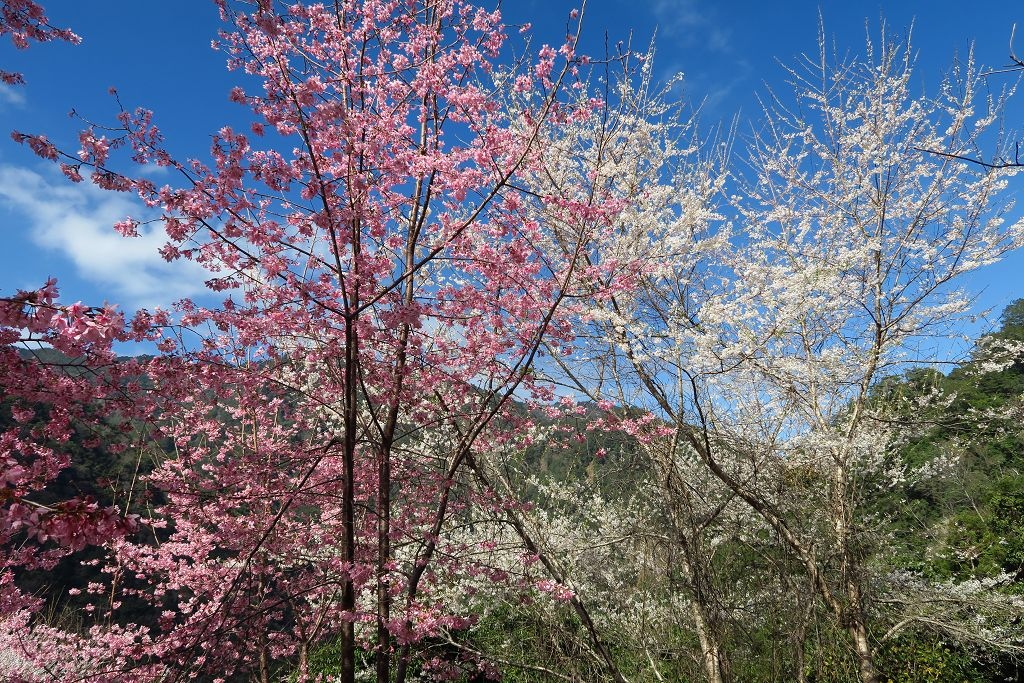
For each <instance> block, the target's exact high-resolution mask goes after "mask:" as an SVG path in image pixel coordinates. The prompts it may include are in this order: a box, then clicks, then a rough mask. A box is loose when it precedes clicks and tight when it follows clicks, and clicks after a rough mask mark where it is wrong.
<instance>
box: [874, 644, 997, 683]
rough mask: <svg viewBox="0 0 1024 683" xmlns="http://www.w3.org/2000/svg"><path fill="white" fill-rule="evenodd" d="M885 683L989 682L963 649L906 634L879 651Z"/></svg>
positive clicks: (879, 665)
mask: <svg viewBox="0 0 1024 683" xmlns="http://www.w3.org/2000/svg"><path fill="white" fill-rule="evenodd" d="M878 668H879V670H880V671H881V672H882V673H883V677H882V680H883V681H885V683H986V682H987V681H988V680H989V679H988V678H987V677H985V676H984V675H983V674H982V673H981V672H980V671H979V670H978V669H977V667H976V666H975V662H974V659H973V658H972V657H971V656H970V654H969V653H967V652H965V651H964V650H963V649H961V648H957V647H955V646H952V645H949V644H947V643H943V642H942V641H940V640H936V639H935V638H930V637H928V636H927V635H920V636H919V635H915V634H904V635H902V636H901V637H899V638H895V639H893V640H890V641H888V642H886V643H885V644H884V645H883V646H882V647H881V648H879V651H878Z"/></svg>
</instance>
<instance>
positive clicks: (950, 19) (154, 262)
mask: <svg viewBox="0 0 1024 683" xmlns="http://www.w3.org/2000/svg"><path fill="white" fill-rule="evenodd" d="M485 4H487V3H485ZM577 4H578V3H575V2H568V1H564V0H518V1H517V2H506V3H504V5H503V14H504V17H505V19H506V21H507V22H508V23H509V24H522V23H525V22H529V23H531V24H532V33H533V35H534V42H535V45H539V44H541V43H545V42H548V43H554V44H557V43H559V42H560V41H561V38H562V37H563V36H564V30H565V26H566V20H567V18H568V14H569V11H570V10H571V9H573V8H574V7H575V6H576V5H577ZM44 5H45V6H46V8H47V10H48V13H49V16H50V19H51V20H52V22H53V23H54V24H55V25H58V26H69V27H71V28H72V29H73V30H74V31H75V32H77V33H78V34H79V35H81V36H82V38H83V43H82V44H81V45H79V46H71V45H65V44H59V43H47V44H42V45H33V46H31V47H30V48H29V50H27V51H15V50H14V49H13V48H12V47H11V46H10V44H9V43H5V44H3V45H0V65H2V66H3V67H4V68H7V69H8V70H16V71H21V72H23V73H24V74H25V78H26V81H27V85H25V86H20V87H17V88H11V87H6V86H3V87H0V128H2V129H4V130H3V133H4V135H3V136H2V137H0V230H2V238H3V244H4V247H3V249H0V293H3V294H8V293H11V292H13V291H14V290H16V289H19V288H35V287H38V286H40V285H41V284H42V283H43V282H44V281H45V280H46V279H47V278H48V277H57V278H58V280H59V282H60V284H61V290H62V299H64V300H65V301H68V302H72V301H75V300H82V301H85V302H87V303H89V304H99V303H102V302H103V301H110V302H115V303H118V304H120V305H121V306H122V307H123V308H124V309H126V310H128V311H131V310H134V309H135V308H137V307H140V306H146V307H152V306H154V305H165V306H166V305H167V304H169V303H170V302H171V301H173V300H174V299H176V298H179V297H182V296H194V295H197V294H200V293H201V291H202V281H203V280H204V279H205V276H204V275H203V273H202V272H201V271H199V270H198V269H197V268H195V267H190V266H189V265H188V264H185V263H183V262H177V263H174V264H166V263H164V262H163V261H162V260H161V259H160V257H159V256H157V255H156V249H157V247H158V246H159V245H160V244H161V243H162V242H163V236H162V234H161V233H160V232H159V231H150V232H144V234H143V236H142V237H140V238H138V239H135V240H125V239H124V238H121V237H119V236H118V235H117V234H116V233H115V232H114V230H113V229H112V227H111V226H112V225H113V223H114V222H116V221H118V220H121V219H122V218H124V217H125V215H134V216H137V215H138V214H139V213H140V211H139V209H138V204H137V203H136V202H135V201H133V200H132V198H131V197H127V196H123V195H114V194H111V193H106V192H102V191H100V190H98V189H96V188H95V187H93V186H91V185H90V184H89V183H82V184H79V185H72V184H71V183H68V182H67V181H65V180H64V179H63V177H62V176H61V175H60V173H59V172H58V171H57V169H56V168H55V167H53V165H51V164H47V163H45V162H42V161H41V160H39V159H38V158H36V157H35V156H34V155H32V154H31V153H30V151H29V150H28V149H27V148H25V147H22V146H19V145H17V144H15V143H14V142H13V141H12V140H11V139H10V138H9V137H8V135H7V133H8V132H9V131H10V130H14V129H17V130H20V131H24V132H31V133H43V134H46V135H47V136H48V137H49V138H50V139H51V140H54V141H55V142H56V143H57V144H58V146H65V147H72V145H73V143H74V141H75V139H76V134H77V131H78V130H79V128H80V127H81V123H80V122H78V121H74V120H72V119H69V118H68V112H69V111H71V110H72V109H74V110H75V111H77V112H78V113H79V114H80V115H82V116H83V117H85V118H88V119H92V120H95V121H97V122H102V121H109V120H112V118H113V116H114V114H116V112H117V103H116V101H115V100H114V99H113V98H112V97H111V96H110V95H109V94H108V89H109V88H110V87H116V88H117V90H118V93H119V97H120V99H121V101H122V102H123V104H124V106H125V107H127V108H134V107H136V106H142V107H146V108H149V109H152V110H153V111H154V112H155V114H156V122H157V123H158V125H160V126H161V128H162V129H163V131H164V133H165V134H166V136H167V139H168V141H169V145H170V147H171V148H172V149H174V150H175V151H176V152H177V153H179V154H180V155H181V156H200V157H205V156H206V152H207V150H208V147H209V140H210V134H211V133H212V132H214V131H216V130H217V129H219V128H220V127H221V126H223V125H224V124H225V123H234V122H237V121H240V120H244V119H242V118H240V117H242V115H243V113H244V112H242V111H241V110H240V108H239V107H238V106H237V105H233V104H231V103H229V102H228V92H229V90H230V88H231V86H232V85H233V84H234V83H235V80H236V76H235V75H233V74H231V73H229V72H227V70H226V69H225V56H224V55H223V54H222V53H219V52H216V51H214V50H212V49H211V47H210V43H211V40H213V39H215V38H216V31H217V29H218V27H219V20H218V17H217V12H216V9H215V7H214V5H213V3H212V2H206V1H204V0H179V1H176V2H138V0H131V1H128V0H102V1H101V2H82V1H81V0H50V1H49V2H46V1H45V0H44ZM819 12H820V17H821V20H823V22H824V27H825V34H826V36H827V40H828V41H829V43H830V44H833V45H834V46H835V47H836V49H837V50H838V51H839V52H840V53H846V52H849V53H850V54H851V55H857V54H863V51H864V44H865V35H866V34H867V33H870V34H871V35H872V36H873V37H875V38H876V39H877V37H878V35H879V34H880V26H881V24H882V22H883V21H884V22H885V26H886V27H887V28H886V30H887V31H888V32H889V33H890V34H891V35H892V36H894V37H896V38H898V39H905V38H906V37H907V35H908V33H910V32H911V30H912V36H913V37H912V44H913V45H914V46H915V48H916V50H917V51H918V67H917V70H916V79H917V81H918V83H917V84H916V86H917V87H918V88H919V89H920V91H921V92H928V91H934V89H935V88H937V86H938V83H939V81H940V79H941V77H942V75H943V73H944V72H945V71H946V70H947V69H948V68H949V65H950V64H951V62H952V61H953V60H954V59H956V58H961V59H962V58H964V57H965V56H966V54H967V53H968V51H969V50H970V49H971V46H972V44H973V45H974V50H975V55H976V59H977V61H978V62H979V63H981V64H985V65H989V66H991V67H998V66H1001V65H1004V64H1006V62H1007V61H1008V53H1009V38H1010V31H1011V27H1012V25H1013V24H1014V23H1015V22H1016V23H1018V24H1020V25H1021V27H1022V30H1021V34H1022V35H1021V38H1020V40H1019V41H1018V43H1019V45H1018V50H1019V51H1020V52H1024V9H1021V8H1020V5H1019V4H1018V3H1015V2H981V3H972V4H964V3H962V2H948V1H945V0H937V1H936V0H931V1H928V2H925V1H917V0H903V1H898V0H888V1H886V2H874V3H872V2H854V1H852V0H846V1H845V2H840V1H833V0H824V1H820V2H819V1H809V0H791V1H787V2H754V1H750V0H736V1H733V2H729V3H721V2H711V1H708V0H590V2H589V3H588V4H587V5H586V7H585V10H584V41H583V46H582V51H583V52H585V53H588V54H592V55H595V56H601V55H603V54H604V52H605V49H606V45H607V46H609V49H612V50H614V48H615V45H616V44H617V43H619V42H620V41H621V42H623V43H628V42H631V43H632V45H633V46H634V47H635V48H637V49H644V48H646V46H647V45H648V44H649V43H650V41H651V40H652V37H653V38H654V40H655V44H656V49H657V53H656V60H655V73H656V75H657V76H658V78H659V79H663V80H665V79H668V78H670V77H671V76H672V75H673V74H675V73H677V72H681V73H683V74H684V77H685V80H684V86H683V89H682V92H681V96H684V97H686V98H687V99H689V100H690V101H692V102H694V103H701V107H702V108H701V118H702V121H703V122H704V126H705V127H709V126H710V125H713V124H714V123H716V122H718V121H729V120H731V119H732V118H733V117H734V116H739V117H740V119H739V120H740V124H739V132H740V135H742V134H743V131H744V130H745V129H746V130H750V128H751V126H756V125H757V122H758V121H759V119H760V118H761V116H760V109H759V106H758V104H757V97H756V96H757V94H758V93H761V94H763V93H764V92H766V90H767V89H768V88H774V89H780V88H784V87H785V84H784V75H785V73H784V70H783V69H782V68H781V67H780V65H779V62H780V61H781V62H789V63H792V62H793V61H794V60H795V59H797V58H798V57H799V55H800V54H801V53H814V52H815V51H816V42H817V36H818V25H819ZM509 33H510V35H511V36H512V38H511V41H512V43H513V44H516V42H517V38H518V34H517V33H516V32H515V31H510V32H509ZM990 81H991V83H992V86H991V87H992V88H993V89H994V90H997V89H999V88H1001V87H1004V86H1009V85H1012V84H1013V83H1014V82H1015V81H1014V77H1013V76H1012V75H993V76H991V77H990ZM1006 125H1007V126H1008V127H1009V128H1011V129H1015V130H1020V129H1022V128H1024V97H1019V98H1017V102H1016V103H1014V105H1013V107H1012V108H1011V110H1010V111H1009V112H1008V116H1007V121H1006ZM1018 137H1021V136H1018ZM154 181H156V182H158V184H159V178H156V177H154ZM1011 182H1012V183H1013V185H1015V186H1016V187H1014V191H1015V192H1016V193H1017V194H1021V193H1024V175H1022V176H1020V177H1018V178H1017V179H1014V180H1013V181H1011ZM1022 204H1024V202H1022ZM1019 213H1020V211H1019V210H1017V211H1015V214H1019ZM1022 273H1024V254H1020V253H1018V254H1014V255H1012V256H1011V257H1010V258H1009V259H1007V260H1006V261H1005V262H1003V263H1001V264H998V265H996V266H993V267H990V268H987V269H985V270H983V271H980V272H978V273H977V274H976V275H975V276H973V277H972V279H971V280H970V281H968V282H966V283H965V287H966V288H967V290H968V291H969V292H970V293H972V294H975V295H979V299H978V305H977V310H978V311H979V312H980V311H982V310H984V309H989V308H991V309H994V314H995V315H996V316H998V313H999V311H1000V310H1001V309H1002V307H1003V306H1005V305H1006V304H1007V303H1009V302H1010V301H1011V300H1013V299H1015V298H1018V297H1021V296H1024V274H1022ZM984 329H985V322H984V321H983V320H982V321H980V322H979V323H978V325H977V326H976V327H974V328H971V329H966V330H964V332H965V333H966V334H969V335H974V334H977V333H978V332H979V331H983V330H984Z"/></svg>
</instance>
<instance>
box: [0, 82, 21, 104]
mask: <svg viewBox="0 0 1024 683" xmlns="http://www.w3.org/2000/svg"><path fill="white" fill-rule="evenodd" d="M23 104H25V93H23V92H22V91H21V89H20V88H18V87H17V86H12V85H7V84H6V83H0V110H3V109H6V108H7V107H20V106H22V105H23Z"/></svg>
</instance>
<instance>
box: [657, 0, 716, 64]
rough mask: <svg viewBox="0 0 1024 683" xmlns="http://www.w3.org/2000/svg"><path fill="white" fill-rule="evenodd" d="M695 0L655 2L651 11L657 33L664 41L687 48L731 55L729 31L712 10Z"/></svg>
mask: <svg viewBox="0 0 1024 683" xmlns="http://www.w3.org/2000/svg"><path fill="white" fill-rule="evenodd" d="M700 5H701V3H700V2H699V0H657V1H656V2H655V3H654V4H653V6H652V8H651V10H652V12H653V13H654V17H655V19H656V20H657V22H658V31H659V33H660V34H661V35H663V36H664V37H666V38H671V39H672V40H673V41H675V42H678V43H682V44H684V45H686V46H688V47H703V48H704V49H706V50H709V51H711V52H717V53H722V54H728V53H731V52H733V48H732V31H731V30H730V29H728V28H726V27H725V26H724V22H722V21H719V20H718V16H717V12H716V11H715V8H714V7H711V6H709V7H701V6H700Z"/></svg>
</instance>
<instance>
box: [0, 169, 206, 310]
mask: <svg viewBox="0 0 1024 683" xmlns="http://www.w3.org/2000/svg"><path fill="white" fill-rule="evenodd" d="M0 204H2V205H4V206H5V208H7V209H8V210H10V211H12V212H14V213H15V214H18V215H21V216H24V218H25V222H24V224H23V225H24V228H25V229H27V230H29V231H30V236H31V239H32V241H33V242H35V243H36V244H38V245H39V246H40V247H42V248H44V249H49V250H53V251H57V252H59V253H61V254H62V255H63V256H65V257H66V258H67V259H68V260H70V261H71V262H72V263H73V264H74V267H75V270H76V271H77V273H78V275H80V276H81V277H82V278H84V279H86V280H88V281H90V282H92V283H94V284H96V285H97V286H98V287H100V288H101V289H102V291H104V292H111V293H112V296H109V297H108V298H109V299H110V300H111V301H113V302H114V303H118V304H121V305H122V306H124V307H126V308H128V309H132V308H136V307H146V308H152V307H154V306H157V305H160V306H165V307H166V306H167V305H169V304H170V303H172V302H173V301H176V300H177V299H180V298H183V297H187V296H194V295H196V294H199V293H201V292H203V291H205V287H204V285H203V282H204V280H205V279H206V278H207V277H209V275H208V274H207V273H206V271H204V270H203V269H202V268H200V267H199V266H197V265H195V264H192V263H188V262H184V261H176V262H174V263H167V262H165V261H164V260H163V259H162V258H161V257H160V255H159V254H158V253H157V249H158V248H159V247H160V246H161V245H162V244H163V243H164V242H165V241H166V235H164V233H163V230H162V228H161V226H160V225H159V223H154V224H151V225H144V226H140V227H139V234H140V236H139V237H135V238H126V237H122V236H121V235H119V234H118V233H117V232H116V231H115V230H114V228H113V225H114V223H116V222H118V221H120V220H122V219H124V218H126V217H128V216H132V217H133V218H136V219H141V218H143V217H145V216H146V207H144V206H143V205H142V204H141V203H140V202H139V201H138V200H137V199H135V198H134V197H133V196H131V195H126V194H116V193H113V192H108V191H105V190H101V189H99V188H98V187H96V186H94V185H92V184H91V183H89V182H88V181H86V182H83V183H79V184H72V183H71V182H69V181H67V180H66V179H65V178H64V177H63V176H60V175H59V174H56V173H54V174H52V175H49V176H46V175H42V174H40V173H37V172H35V171H32V170H29V169H27V168H24V167H19V166H14V165H10V164H0ZM5 229H8V230H10V229H14V226H12V225H8V226H6V228H5Z"/></svg>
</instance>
